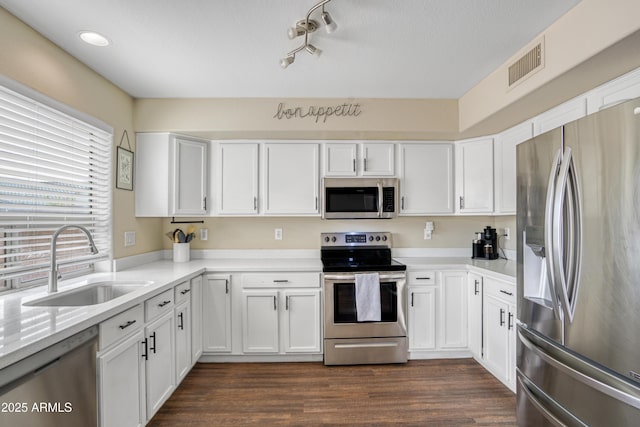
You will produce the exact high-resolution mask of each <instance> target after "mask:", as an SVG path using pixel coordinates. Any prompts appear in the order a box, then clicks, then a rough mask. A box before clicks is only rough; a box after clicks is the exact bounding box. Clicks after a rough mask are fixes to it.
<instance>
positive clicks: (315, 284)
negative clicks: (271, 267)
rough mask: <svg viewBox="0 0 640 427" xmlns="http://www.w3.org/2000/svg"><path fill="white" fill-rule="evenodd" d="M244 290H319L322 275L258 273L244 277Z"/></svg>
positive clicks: (244, 275)
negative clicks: (274, 288)
mask: <svg viewBox="0 0 640 427" xmlns="http://www.w3.org/2000/svg"><path fill="white" fill-rule="evenodd" d="M242 287H243V288H273V287H286V288H319V287H320V273H264V274H262V273H256V274H243V275H242Z"/></svg>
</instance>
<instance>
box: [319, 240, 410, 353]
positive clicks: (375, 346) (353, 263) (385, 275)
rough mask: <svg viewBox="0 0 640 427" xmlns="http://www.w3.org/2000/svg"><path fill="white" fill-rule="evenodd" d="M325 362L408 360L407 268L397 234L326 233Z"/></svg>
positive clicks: (324, 241)
mask: <svg viewBox="0 0 640 427" xmlns="http://www.w3.org/2000/svg"><path fill="white" fill-rule="evenodd" d="M321 238H322V247H321V259H322V265H323V272H324V364H325V365H355V364H374V363H406V361H407V327H406V324H407V323H406V317H405V310H404V307H405V289H404V288H405V285H406V266H405V265H404V264H400V263H399V262H397V261H395V260H393V259H392V258H391V233H386V232H373V233H369V232H350V233H322V235H321Z"/></svg>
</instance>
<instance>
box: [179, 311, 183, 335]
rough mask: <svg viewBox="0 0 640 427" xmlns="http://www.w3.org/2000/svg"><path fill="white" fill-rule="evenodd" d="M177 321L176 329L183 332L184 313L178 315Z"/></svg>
mask: <svg viewBox="0 0 640 427" xmlns="http://www.w3.org/2000/svg"><path fill="white" fill-rule="evenodd" d="M178 319H179V320H180V321H179V322H178V328H180V330H183V331H184V313H180V314H178Z"/></svg>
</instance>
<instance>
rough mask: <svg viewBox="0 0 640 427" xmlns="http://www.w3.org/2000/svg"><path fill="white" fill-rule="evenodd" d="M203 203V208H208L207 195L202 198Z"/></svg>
mask: <svg viewBox="0 0 640 427" xmlns="http://www.w3.org/2000/svg"><path fill="white" fill-rule="evenodd" d="M202 204H203V205H204V206H203V209H204V210H205V211H206V210H207V198H206V196H205V197H204V198H203V199H202Z"/></svg>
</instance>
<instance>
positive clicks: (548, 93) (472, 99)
mask: <svg viewBox="0 0 640 427" xmlns="http://www.w3.org/2000/svg"><path fill="white" fill-rule="evenodd" d="M639 16H640V2H639V1H638V0H607V1H603V0H582V1H581V2H580V3H578V4H577V5H576V6H575V7H574V8H573V9H571V10H570V11H569V12H568V13H566V14H565V15H564V16H562V17H560V18H559V19H558V20H557V21H556V22H555V23H553V24H552V25H551V26H549V27H548V28H547V29H546V30H545V31H543V32H542V34H540V35H539V36H538V37H540V36H542V37H544V46H545V51H546V54H545V66H544V68H543V69H541V70H540V71H537V72H536V73H535V74H533V75H531V76H530V77H528V78H527V79H526V80H524V81H522V82H521V83H519V84H518V85H516V86H514V87H512V88H511V89H509V88H508V84H507V83H508V80H507V79H508V77H507V76H508V71H507V70H508V66H509V64H511V63H512V62H513V60H515V59H517V58H519V57H520V56H522V54H524V53H525V52H526V51H527V49H528V48H523V49H522V50H521V51H520V52H518V53H516V54H515V55H513V57H512V58H510V59H509V60H508V61H506V62H505V63H504V64H503V65H502V66H500V67H498V69H496V70H495V71H494V72H493V73H491V74H490V75H489V76H487V77H486V78H485V79H483V80H482V81H481V82H480V83H479V84H477V85H476V86H475V87H473V88H472V89H471V90H470V91H468V92H467V93H466V94H465V95H463V96H462V97H461V98H460V100H459V110H460V126H459V128H460V130H461V131H462V132H466V134H478V133H479V132H489V133H493V132H497V131H500V130H503V129H505V127H508V126H512V125H515V124H517V123H518V122H519V121H523V120H525V119H527V118H530V117H532V116H535V115H536V114H538V113H540V112H542V111H545V110H548V109H550V108H551V107H553V106H555V105H558V104H560V103H562V102H564V101H566V100H568V99H571V98H573V97H575V96H577V95H579V94H580V93H583V92H585V91H587V90H589V89H592V88H593V87H596V86H598V85H599V84H601V83H603V82H605V81H607V80H611V79H613V78H615V77H617V76H619V75H622V74H624V73H625V72H627V71H630V70H632V69H634V68H637V67H639V66H640V33H639V30H640V19H638V17H639ZM538 37H536V38H534V39H538ZM607 50H610V51H609V52H607ZM561 77H562V79H561V80H560V83H561V84H554V82H555V81H556V80H558V79H560V78H561ZM536 91H538V92H540V93H542V94H543V95H544V96H539V95H538V96H537V95H536ZM522 100H526V101H527V102H526V103H522V102H521V103H519V104H517V105H516V104H515V103H516V101H522ZM508 107H514V108H508ZM510 110H515V111H510ZM514 113H515V114H514ZM518 113H520V114H518ZM495 118H499V121H498V122H496V121H495ZM492 119H493V120H492ZM487 120H489V121H490V122H491V124H492V126H491V127H489V126H484V128H483V127H481V125H482V124H483V123H482V122H483V121H487ZM474 127H476V129H473V128H474Z"/></svg>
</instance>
